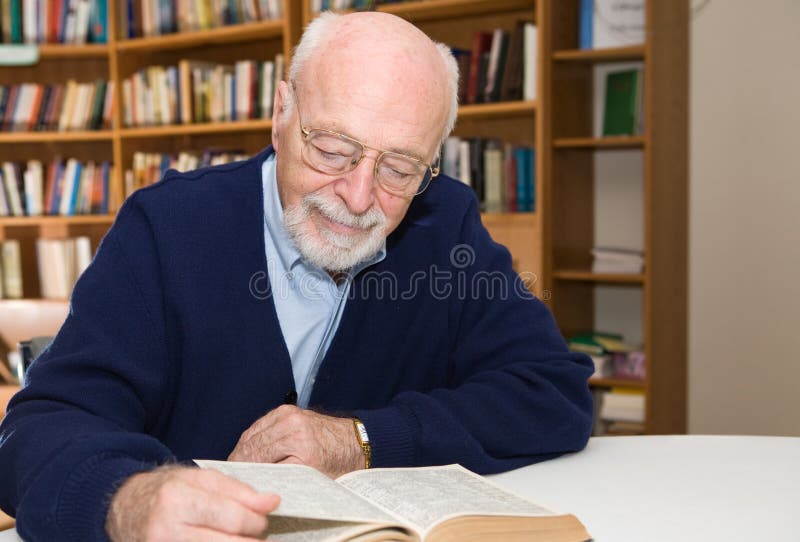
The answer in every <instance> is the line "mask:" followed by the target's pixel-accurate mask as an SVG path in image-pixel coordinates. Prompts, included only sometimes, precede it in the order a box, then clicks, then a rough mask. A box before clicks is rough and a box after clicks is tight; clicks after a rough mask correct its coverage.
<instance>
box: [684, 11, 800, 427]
mask: <svg viewBox="0 0 800 542" xmlns="http://www.w3.org/2000/svg"><path fill="white" fill-rule="evenodd" d="M697 2H698V0H693V2H692V3H693V4H696V3H697ZM690 73H691V87H690V93H691V94H690V107H691V113H690V131H691V144H690V145H691V146H690V202H691V203H690V267H689V279H690V280H689V283H690V291H689V313H690V320H689V326H690V327H689V332H690V333H689V430H690V432H692V433H750V434H784V435H798V436H800V0H763V1H761V2H753V1H752V0H712V1H711V2H710V4H708V6H707V7H706V9H704V10H703V11H702V12H701V13H700V14H699V16H698V17H697V18H696V19H695V21H694V22H693V26H692V33H691V72H690Z"/></svg>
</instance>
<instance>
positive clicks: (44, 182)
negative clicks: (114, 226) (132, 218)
mask: <svg viewBox="0 0 800 542" xmlns="http://www.w3.org/2000/svg"><path fill="white" fill-rule="evenodd" d="M23 167H24V169H23ZM0 169H1V171H0V216H40V215H45V214H47V215H62V216H72V215H76V214H108V211H109V194H110V180H111V176H112V166H111V164H110V163H109V162H100V163H95V162H93V161H89V162H87V163H85V164H84V163H81V162H80V161H78V160H77V159H75V158H70V159H68V160H66V161H64V160H62V159H60V158H57V159H55V160H54V161H53V162H51V163H50V164H48V165H47V168H46V170H45V166H44V164H42V162H41V161H39V160H29V161H28V162H27V163H26V164H19V163H16V162H3V164H2V168H0Z"/></svg>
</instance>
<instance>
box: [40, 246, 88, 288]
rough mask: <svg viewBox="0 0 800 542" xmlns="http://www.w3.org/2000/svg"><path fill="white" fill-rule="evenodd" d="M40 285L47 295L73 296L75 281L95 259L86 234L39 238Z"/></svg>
mask: <svg viewBox="0 0 800 542" xmlns="http://www.w3.org/2000/svg"><path fill="white" fill-rule="evenodd" d="M36 256H37V261H38V264H39V285H40V287H41V292H42V297H43V298H45V299H69V297H70V294H71V293H72V288H73V286H74V285H75V282H76V281H77V280H78V277H80V275H81V273H83V272H84V270H86V268H87V267H89V263H91V261H92V246H91V241H90V240H89V238H88V237H86V236H80V237H74V238H67V239H37V240H36Z"/></svg>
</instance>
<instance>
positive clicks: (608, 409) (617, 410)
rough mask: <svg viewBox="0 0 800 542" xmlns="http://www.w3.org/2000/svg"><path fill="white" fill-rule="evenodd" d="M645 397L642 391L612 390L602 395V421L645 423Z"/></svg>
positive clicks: (628, 389) (629, 389)
mask: <svg viewBox="0 0 800 542" xmlns="http://www.w3.org/2000/svg"><path fill="white" fill-rule="evenodd" d="M644 418H645V395H644V392H643V391H642V390H638V389H632V388H618V387H617V388H611V389H610V390H604V391H603V392H602V393H601V400H600V419H601V420H603V421H606V422H631V423H644Z"/></svg>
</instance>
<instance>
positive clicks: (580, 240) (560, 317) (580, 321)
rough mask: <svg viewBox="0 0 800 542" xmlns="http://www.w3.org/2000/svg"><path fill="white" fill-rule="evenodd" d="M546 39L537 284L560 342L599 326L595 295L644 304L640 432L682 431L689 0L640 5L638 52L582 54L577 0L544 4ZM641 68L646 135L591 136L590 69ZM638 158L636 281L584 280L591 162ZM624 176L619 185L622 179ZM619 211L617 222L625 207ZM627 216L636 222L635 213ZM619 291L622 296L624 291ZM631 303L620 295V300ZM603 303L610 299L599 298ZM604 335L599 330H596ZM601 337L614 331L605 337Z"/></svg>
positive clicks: (590, 229)
mask: <svg viewBox="0 0 800 542" xmlns="http://www.w3.org/2000/svg"><path fill="white" fill-rule="evenodd" d="M543 5H544V10H545V13H544V15H543V18H542V24H541V26H540V28H541V29H542V30H543V31H544V33H545V37H544V51H543V54H544V55H545V58H546V60H545V62H546V66H544V67H543V72H542V73H543V76H544V81H543V94H542V96H541V99H540V104H541V105H540V107H539V109H538V114H539V116H540V117H541V118H542V119H543V121H544V122H545V127H544V133H545V137H546V139H549V142H550V144H546V145H544V155H543V156H542V161H543V162H544V164H543V165H542V167H543V168H544V170H545V172H546V173H545V176H544V179H545V180H544V184H545V192H546V194H545V205H544V208H545V209H546V213H545V220H544V228H545V237H544V254H543V258H544V261H545V284H546V288H547V289H548V290H549V291H550V292H551V298H552V300H551V307H552V309H553V312H554V314H555V317H556V320H557V322H558V324H559V326H560V328H561V330H562V333H563V334H564V335H565V336H567V337H569V336H571V335H575V334H578V333H584V332H587V331H591V330H594V329H597V327H598V326H597V325H596V324H597V323H596V322H595V317H596V314H597V307H598V306H599V305H596V303H598V299H599V297H598V296H599V295H600V293H601V292H602V293H603V295H604V296H610V295H623V294H622V292H632V293H634V294H636V295H637V296H638V295H640V297H641V300H642V301H641V303H642V306H641V308H640V310H637V313H636V314H635V315H632V318H634V319H636V318H640V320H641V322H640V325H641V332H642V333H641V335H642V338H643V342H644V345H643V347H644V352H645V356H646V359H647V362H646V363H647V375H646V379H645V380H644V382H641V383H638V384H635V385H634V387H639V388H640V389H642V390H644V393H645V402H646V407H645V423H644V428H645V432H646V433H683V432H685V431H686V335H687V323H686V320H687V312H686V298H687V279H686V277H687V230H686V223H687V176H688V173H687V169H688V168H687V145H686V141H687V139H688V120H687V118H688V116H687V111H688V83H687V78H688V69H687V66H688V35H687V32H688V30H687V24H685V21H688V20H689V18H688V15H689V14H688V9H689V6H688V4H687V3H685V2H683V3H681V2H660V1H658V0H646V4H645V5H646V29H647V32H646V40H645V43H644V44H642V45H635V46H626V47H616V48H609V49H598V50H579V49H578V13H579V5H580V1H579V0H547V1H544V2H543ZM628 61H637V62H640V63H642V64H643V65H644V87H643V88H644V95H643V100H644V107H643V110H644V113H643V115H644V118H643V124H644V133H643V134H641V135H634V136H625V137H596V136H595V132H594V126H593V124H594V121H595V118H594V114H593V108H594V104H595V100H594V98H595V97H594V84H595V75H594V70H595V67H596V66H597V65H598V64H601V63H621V62H628ZM620 151H625V153H628V154H630V153H640V155H641V163H642V164H643V166H642V172H641V180H640V181H639V182H640V183H641V184H640V186H638V187H636V191H637V192H642V193H643V201H642V202H641V205H642V213H641V214H642V215H643V220H642V223H641V225H640V226H639V227H640V228H641V238H642V239H643V246H642V247H641V248H642V250H643V251H644V254H645V266H644V272H643V273H641V274H636V275H619V274H595V273H591V272H590V271H589V269H591V263H592V257H591V249H592V248H593V246H594V244H595V242H596V235H597V230H598V225H597V223H596V220H598V218H602V217H596V210H597V199H598V198H602V195H601V194H599V193H598V190H601V189H602V187H603V186H604V185H603V184H597V181H596V180H595V172H596V168H595V163H596V160H597V159H603V160H605V162H603V163H605V164H608V161H609V160H620V159H621V155H622V154H624V153H622V154H621V152H620ZM627 180H628V179H627V178H626V181H627ZM618 212H619V213H625V212H626V210H625V209H624V208H621V209H619V211H618ZM634 216H638V214H637V215H634ZM620 287H621V289H620ZM624 295H628V294H624ZM604 299H605V302H606V303H607V302H608V299H609V298H608V297H604ZM600 325H601V326H602V324H600ZM602 331H614V330H613V329H602ZM590 384H591V385H592V386H594V387H598V388H606V387H616V386H623V387H630V386H631V384H630V383H629V382H628V381H619V380H614V379H600V380H591V381H590Z"/></svg>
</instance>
